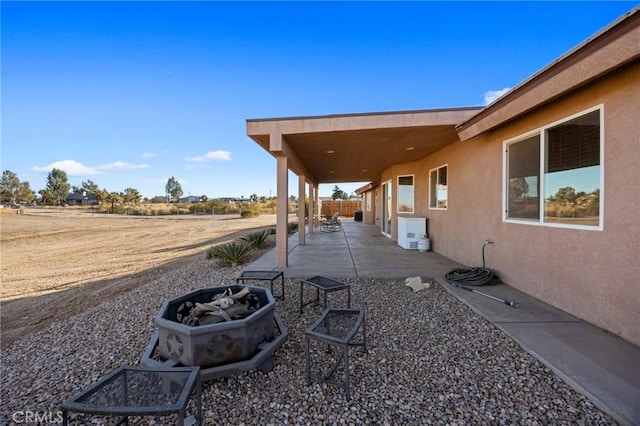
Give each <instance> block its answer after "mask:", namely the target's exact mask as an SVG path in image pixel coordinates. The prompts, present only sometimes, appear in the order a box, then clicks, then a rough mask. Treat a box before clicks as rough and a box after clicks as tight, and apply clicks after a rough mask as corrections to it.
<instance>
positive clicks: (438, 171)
mask: <svg viewBox="0 0 640 426" xmlns="http://www.w3.org/2000/svg"><path fill="white" fill-rule="evenodd" d="M445 167H446V168H447V200H446V203H445V206H444V207H438V199H437V198H436V206H435V207H434V206H432V205H431V196H432V195H433V194H432V190H433V188H434V185H433V182H432V181H431V172H433V171H435V172H436V180H439V179H438V176H440V170H441V169H444V168H445ZM436 185H437V183H436ZM427 203H428V205H429V210H447V209H448V207H449V164H448V163H447V164H442V165H440V166H438V167H434V168H433V169H431V170H429V199H428V201H427Z"/></svg>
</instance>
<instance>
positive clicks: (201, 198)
mask: <svg viewBox="0 0 640 426" xmlns="http://www.w3.org/2000/svg"><path fill="white" fill-rule="evenodd" d="M200 201H202V202H203V203H206V202H207V201H209V197H207V196H206V195H202V196H200Z"/></svg>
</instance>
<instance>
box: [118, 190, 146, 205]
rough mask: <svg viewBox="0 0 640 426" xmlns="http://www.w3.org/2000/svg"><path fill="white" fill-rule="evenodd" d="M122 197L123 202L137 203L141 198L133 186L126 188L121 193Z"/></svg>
mask: <svg viewBox="0 0 640 426" xmlns="http://www.w3.org/2000/svg"><path fill="white" fill-rule="evenodd" d="M122 198H123V200H124V202H125V203H131V204H134V205H135V204H138V203H139V202H140V200H141V199H142V196H141V195H140V192H139V191H138V190H137V189H135V188H127V189H125V190H124V192H123V193H122Z"/></svg>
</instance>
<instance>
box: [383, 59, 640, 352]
mask: <svg viewBox="0 0 640 426" xmlns="http://www.w3.org/2000/svg"><path fill="white" fill-rule="evenodd" d="M638 99H640V63H637V62H636V63H633V64H631V65H628V66H626V67H624V68H623V69H621V70H618V71H616V72H614V73H611V74H610V75H609V76H608V77H607V78H606V79H603V80H600V81H596V82H593V83H591V84H590V85H588V86H585V87H583V88H582V89H581V90H580V91H579V92H576V93H573V94H571V95H570V96H565V97H564V98H560V99H558V100H556V101H554V102H552V103H550V104H548V105H546V106H545V107H543V108H540V109H538V110H536V111H533V112H531V113H529V114H528V115H527V116H525V117H523V118H520V119H518V120H515V121H514V122H512V123H509V124H508V125H505V126H504V127H502V128H500V129H497V130H496V131H493V132H487V133H484V134H482V135H480V136H478V137H476V138H474V139H471V140H469V141H465V142H457V143H454V144H452V145H450V146H448V147H447V148H445V149H443V150H441V151H439V152H437V153H436V154H435V155H432V156H430V157H428V158H425V159H423V160H421V161H418V162H415V163H407V164H400V165H396V166H393V167H392V168H390V169H388V170H386V171H385V173H383V175H382V176H381V179H380V181H381V182H384V181H386V180H389V179H391V180H392V182H393V187H394V194H393V212H394V220H393V224H392V239H393V240H396V241H397V217H398V215H399V214H398V213H397V212H396V203H397V177H398V176H399V175H405V174H414V175H415V179H414V185H415V188H414V194H415V213H414V214H413V215H406V214H400V215H403V216H408V217H427V218H428V219H429V237H430V240H431V247H432V249H433V250H435V251H436V252H438V253H440V254H442V255H444V256H447V257H449V258H451V259H452V260H455V261H458V262H460V263H462V264H465V265H468V266H481V265H482V245H483V243H484V241H485V240H486V239H491V240H492V241H494V242H495V244H494V245H490V246H487V248H486V249H485V258H486V267H488V268H490V269H492V270H493V271H495V272H496V273H497V275H498V276H500V278H501V279H502V280H503V281H504V282H506V283H508V284H509V285H511V286H512V287H514V288H517V289H519V290H521V291H523V292H526V293H528V294H531V295H533V296H535V297H536V298H539V299H540V300H543V301H544V302H546V303H548V304H550V305H552V306H555V307H557V308H559V309H562V310H564V311H566V312H568V313H570V314H573V315H575V316H577V317H579V318H582V319H584V320H585V321H587V322H589V323H591V324H593V325H596V326H598V327H601V328H603V329H606V330H608V331H610V332H612V333H613V334H616V335H619V336H620V337H622V338H624V339H626V340H628V341H630V342H631V343H634V344H636V345H639V344H640V316H639V315H638V313H639V312H640V280H639V279H638V277H640V212H639V211H638V210H639V209H640V166H639V164H640V102H639V101H638ZM599 104H602V105H604V109H603V114H604V158H603V168H604V187H603V188H602V190H601V197H602V202H603V203H604V218H603V224H604V225H603V230H601V231H599V230H582V229H569V228H556V227H547V226H539V225H524V224H516V223H508V222H503V220H502V209H503V204H502V197H503V190H502V187H503V142H504V141H505V140H509V139H511V138H514V137H518V136H520V135H522V134H524V133H527V132H529V131H532V130H535V129H539V128H540V127H542V126H545V125H548V124H550V123H553V122H556V121H558V120H562V119H565V118H567V117H569V116H571V115H573V114H575V113H579V112H581V111H584V110H586V109H588V108H591V107H594V106H596V105H599ZM445 164H447V165H448V190H449V193H448V209H447V210H445V211H443V210H430V209H429V208H428V205H429V198H428V197H429V170H431V169H433V168H435V167H440V166H442V165H445ZM378 189H379V187H378ZM374 191H375V190H374ZM380 208H381V196H379V197H378V203H377V204H376V209H375V211H376V216H377V217H379V215H380ZM376 223H377V222H376Z"/></svg>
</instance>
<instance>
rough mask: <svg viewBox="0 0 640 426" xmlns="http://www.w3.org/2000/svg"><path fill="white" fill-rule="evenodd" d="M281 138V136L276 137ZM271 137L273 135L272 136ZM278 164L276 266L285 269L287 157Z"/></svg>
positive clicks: (287, 250)
mask: <svg viewBox="0 0 640 426" xmlns="http://www.w3.org/2000/svg"><path fill="white" fill-rule="evenodd" d="M278 136H280V137H282V135H278ZM272 137H273V135H272ZM276 161H277V163H278V170H277V185H278V195H277V199H276V266H277V267H278V268H286V267H287V266H288V263H289V259H288V253H289V247H288V243H289V241H288V229H287V228H288V224H289V223H288V217H289V196H288V193H289V168H288V166H287V163H288V161H287V157H286V156H279V157H277V158H276Z"/></svg>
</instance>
